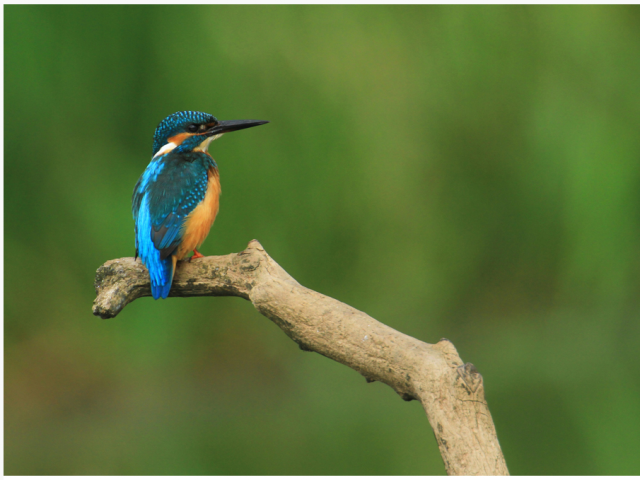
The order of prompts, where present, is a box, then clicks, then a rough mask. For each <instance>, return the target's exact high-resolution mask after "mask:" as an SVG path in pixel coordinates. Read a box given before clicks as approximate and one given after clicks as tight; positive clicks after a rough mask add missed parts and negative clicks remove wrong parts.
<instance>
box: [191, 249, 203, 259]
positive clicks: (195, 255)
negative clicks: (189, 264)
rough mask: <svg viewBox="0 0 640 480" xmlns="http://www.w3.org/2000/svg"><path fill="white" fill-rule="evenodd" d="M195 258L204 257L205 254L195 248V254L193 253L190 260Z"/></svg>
mask: <svg viewBox="0 0 640 480" xmlns="http://www.w3.org/2000/svg"><path fill="white" fill-rule="evenodd" d="M194 258H204V255H203V254H201V253H200V252H199V251H198V250H194V251H193V255H191V258H190V259H189V261H191V260H193V259H194Z"/></svg>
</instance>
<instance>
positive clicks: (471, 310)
mask: <svg viewBox="0 0 640 480" xmlns="http://www.w3.org/2000/svg"><path fill="white" fill-rule="evenodd" d="M4 8H5V10H4V11H5V17H4V18H5V37H4V39H5V43H4V45H5V69H4V72H5V77H4V78H5V92H4V93H5V97H4V99H5V132H4V133H5V137H4V139H5V157H4V159H5V161H4V167H5V170H4V172H5V185H4V187H5V190H4V191H5V197H4V202H5V239H4V240H5V243H4V246H5V291H4V293H5V295H4V299H5V462H6V463H5V469H6V473H7V474H13V475H17V474H36V475H38V474H40V475H42V474H58V475H65V474H84V475H96V474H131V475H135V474H370V475H376V474H384V475H386V474H417V475H420V474H443V473H444V468H443V464H442V460H441V459H440V456H439V452H438V449H437V445H436V442H435V439H434V436H433V433H432V431H431V428H430V426H429V424H428V421H427V419H426V417H425V415H424V413H423V411H422V409H421V406H420V405H419V404H418V403H417V402H410V403H405V402H403V401H402V400H401V399H400V398H399V397H398V396H397V395H396V394H395V393H394V392H393V391H392V390H391V389H390V388H388V387H387V386H385V385H381V384H378V383H374V384H371V385H367V384H366V382H365V380H364V379H363V378H362V377H361V376H360V375H358V374H357V373H355V372H353V371H351V370H349V369H348V368H346V367H344V366H342V365H339V364H337V363H335V362H332V361H330V360H328V359H326V358H324V357H322V356H320V355H317V354H309V353H304V352H301V351H300V350H299V349H298V347H297V346H296V345H295V344H294V343H293V342H292V341H290V340H289V339H288V338H287V337H286V336H285V335H284V334H283V333H282V332H281V331H280V330H279V329H278V328H277V327H276V326H275V325H273V324H272V323H271V322H269V321H268V320H267V319H266V318H264V317H261V316H260V315H259V314H258V313H257V312H256V311H255V310H254V309H253V307H252V306H251V305H250V304H249V303H248V302H246V301H244V300H241V299H239V298H189V299H169V300H166V301H156V302H154V301H153V300H151V299H150V298H144V299H140V300H138V301H136V302H134V303H133V304H131V305H129V306H128V307H127V308H126V309H125V310H124V311H123V312H122V313H121V314H120V315H119V316H118V317H117V318H116V319H112V320H101V319H99V318H97V317H94V316H93V315H92V314H91V304H92V300H93V298H94V290H93V277H94V273H95V270H96V268H97V267H98V266H100V265H101V264H102V263H103V262H105V261H106V260H109V259H112V258H118V257H123V256H133V253H134V240H133V221H132V219H131V211H130V201H131V192H132V189H133V185H134V184H135V182H136V180H137V179H138V177H139V175H140V174H141V173H142V171H143V170H144V168H145V167H146V165H147V163H148V161H149V160H150V156H151V143H152V135H153V131H154V129H155V127H156V125H157V124H158V122H159V121H160V120H162V119H163V118H164V117H165V116H167V115H169V114H171V113H173V112H176V111H179V110H201V111H205V112H209V113H212V114H214V115H216V116H218V117H219V118H222V119H242V118H259V119H266V120H270V121H271V123H270V124H269V125H267V126H264V127H260V128H258V129H252V130H247V131H244V132H240V133H234V134H232V135H227V136H225V137H224V138H223V139H222V140H221V141H218V142H215V143H214V144H213V145H212V147H211V149H210V151H211V153H212V154H213V156H214V157H215V158H216V159H217V161H218V163H219V166H220V171H221V180H222V189H223V196H222V199H221V210H220V215H219V216H218V219H217V221H216V224H215V225H214V227H213V230H212V233H211V235H210V236H209V239H208V240H207V242H206V243H205V244H204V246H203V248H202V251H203V253H204V254H205V255H219V254H227V253H230V252H237V251H240V250H242V249H244V247H245V246H246V244H247V243H248V242H249V240H251V239H252V238H257V239H259V240H260V241H261V242H262V244H263V245H264V246H265V248H266V249H267V251H268V252H269V253H270V254H271V255H272V256H273V258H274V259H275V260H276V261H277V262H279V263H280V264H281V265H282V266H283V267H284V268H285V269H286V270H287V271H288V272H289V273H291V275H293V276H294V277H295V278H296V279H297V280H298V281H300V282H301V283H302V284H303V285H305V286H308V287H310V288H312V289H314V290H317V291H319V292H322V293H325V294H327V295H330V296H332V297H335V298H337V299H339V300H342V301H344V302H346V303H348V304H350V305H352V306H354V307H356V308H358V309H361V310H364V311H365V312H367V313H369V314H370V315H372V316H373V317H375V318H377V319H378V320H380V321H382V322H383V323H386V324H388V325H390V326H391V327H393V328H395V329H398V330H400V331H402V332H405V333H407V334H409V335H412V336H414V337H416V338H418V339H421V340H424V341H427V342H432V343H434V342H437V341H438V340H439V339H440V338H441V337H447V338H449V339H451V340H452V341H453V343H454V344H455V345H456V347H457V348H458V351H459V353H460V355H461V357H462V359H463V360H464V361H468V362H473V363H474V364H475V365H476V366H477V367H478V369H479V370H480V372H481V373H482V374H483V376H484V379H485V386H486V395H487V399H488V402H489V406H490V408H491V412H492V414H493V417H494V420H495V423H496V427H497V431H498V437H499V439H500V443H501V445H502V447H503V450H504V454H505V457H506V460H507V464H508V466H509V468H510V471H511V473H513V474H638V473H640V454H639V453H638V452H640V434H639V433H638V432H639V431H640V374H639V373H638V350H639V349H638V345H639V342H640V301H639V298H640V295H639V293H640V135H639V133H640V132H639V126H640V87H639V79H640V55H639V52H640V9H639V8H638V7H634V6H631V7H600V6H589V7H563V6H552V7H504V6H492V7H478V6H462V7H456V6H445V7H438V6H403V7H386V6H179V7H178V6H133V7H129V6H5V7H4Z"/></svg>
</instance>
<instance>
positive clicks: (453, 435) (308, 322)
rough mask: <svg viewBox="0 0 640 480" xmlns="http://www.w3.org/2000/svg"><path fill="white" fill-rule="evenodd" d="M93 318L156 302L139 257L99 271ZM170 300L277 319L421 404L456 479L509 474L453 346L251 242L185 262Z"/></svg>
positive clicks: (470, 373)
mask: <svg viewBox="0 0 640 480" xmlns="http://www.w3.org/2000/svg"><path fill="white" fill-rule="evenodd" d="M95 287H96V293H97V297H96V300H95V302H94V304H93V313H94V315H97V316H99V317H102V318H113V317H115V316H116V315H117V314H118V313H120V311H121V310H122V309H123V308H124V307H125V306H126V305H127V304H128V303H129V302H132V301H133V300H135V299H136V298H139V297H143V296H150V295H151V290H150V286H149V274H148V272H147V269H146V268H145V267H144V265H142V263H141V262H140V260H138V261H135V260H134V259H133V258H120V259H117V260H110V261H108V262H106V263H105V264H104V265H102V266H101V267H100V268H99V269H98V271H97V272H96V280H95ZM170 295H171V296H173V297H191V296H238V297H242V298H245V299H247V300H251V302H252V303H253V305H254V306H255V307H256V309H257V310H258V311H259V312H260V313H262V314H263V315H264V316H266V317H268V318H270V319H271V320H273V321H274V322H275V323H276V325H278V326H279V327H280V328H281V329H282V330H283V331H284V332H285V333H286V334H287V335H288V336H289V337H290V338H291V339H292V340H293V341H294V342H296V343H297V344H298V345H299V346H300V348H302V349H303V350H308V351H314V352H317V353H320V354H321V355H324V356H325V357H328V358H331V359H333V360H336V361H337V362H340V363H342V364H344V365H346V366H348V367H350V368H352V369H354V370H355V371H357V372H359V373H360V374H362V375H363V376H364V377H365V378H366V379H367V381H369V382H372V381H375V380H377V381H380V382H383V383H386V384H387V385H389V386H390V387H391V388H393V389H394V390H395V391H396V392H397V393H398V394H399V395H400V396H401V397H402V398H403V399H404V400H414V399H415V400H418V401H420V403H422V405H423V407H424V409H425V411H426V413H427V417H428V418H429V422H430V423H431V427H432V428H433V431H434V433H435V436H436V440H437V441H438V446H439V447H440V453H441V454H442V458H443V460H444V464H445V467H446V469H447V473H448V474H450V475H508V473H509V472H508V470H507V466H506V463H505V460H504V457H503V455H502V451H501V450H500V445H499V443H498V438H497V436H496V431H495V427H494V425H493V420H492V418H491V414H490V413H489V408H488V406H487V403H486V401H485V398H484V385H483V381H482V376H481V375H480V374H479V373H478V371H477V370H476V368H475V367H474V366H473V365H472V364H470V363H467V364H463V363H462V360H461V359H460V357H459V356H458V352H457V351H456V349H455V347H454V346H453V344H452V343H451V342H450V341H449V340H446V339H442V340H440V341H439V342H438V343H436V344H435V345H432V344H428V343H424V342H421V341H419V340H416V339H415V338H413V337H410V336H408V335H405V334H403V333H400V332H398V331H396V330H394V329H392V328H390V327H387V326H386V325H384V324H382V323H380V322H378V321H377V320H375V319H373V318H371V317H370V316H369V315H367V314H366V313H363V312H360V311H359V310H356V309H355V308H352V307H350V306H349V305H346V304H344V303H342V302H339V301H338V300H335V299H333V298H330V297H327V296H325V295H322V294H320V293H317V292H314V291H313V290H309V289H308V288H305V287H303V286H302V285H300V284H299V283H298V282H296V281H295V280H294V279H293V278H292V277H291V276H290V275H289V274H288V273H287V272H285V271H284V270H283V269H282V268H281V267H280V265H278V264H277V263H276V262H275V261H274V260H273V259H272V258H271V257H270V256H269V255H268V254H267V253H266V252H265V251H264V249H263V248H262V246H261V245H260V243H259V242H258V241H256V240H253V241H251V242H250V243H249V246H248V247H247V249H246V250H244V251H243V252H240V253H237V254H230V255H225V256H220V257H205V258H200V259H197V260H194V261H193V262H181V263H180V264H179V266H178V268H177V269H176V274H175V278H174V280H173V286H172V288H171V293H170Z"/></svg>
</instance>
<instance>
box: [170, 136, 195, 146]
mask: <svg viewBox="0 0 640 480" xmlns="http://www.w3.org/2000/svg"><path fill="white" fill-rule="evenodd" d="M192 135H193V134H191V133H187V132H184V133H179V134H178V135H174V136H173V137H169V138H168V140H169V142H170V143H174V144H175V145H176V147H177V146H178V145H180V144H181V143H182V142H184V141H185V140H186V139H187V138H189V137H191V136H192Z"/></svg>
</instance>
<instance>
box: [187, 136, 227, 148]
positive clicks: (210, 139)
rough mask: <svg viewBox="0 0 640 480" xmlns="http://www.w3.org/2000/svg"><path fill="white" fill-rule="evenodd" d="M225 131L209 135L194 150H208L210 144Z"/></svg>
mask: <svg viewBox="0 0 640 480" xmlns="http://www.w3.org/2000/svg"><path fill="white" fill-rule="evenodd" d="M222 135H224V133H219V134H218V135H213V136H211V137H207V138H206V139H205V140H204V141H203V142H202V143H201V144H200V145H198V146H197V147H196V148H194V149H193V151H194V152H206V151H207V149H208V148H209V144H210V143H211V142H213V141H214V140H217V139H219V138H220V137H221V136H222Z"/></svg>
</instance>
